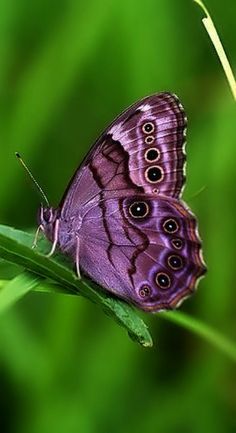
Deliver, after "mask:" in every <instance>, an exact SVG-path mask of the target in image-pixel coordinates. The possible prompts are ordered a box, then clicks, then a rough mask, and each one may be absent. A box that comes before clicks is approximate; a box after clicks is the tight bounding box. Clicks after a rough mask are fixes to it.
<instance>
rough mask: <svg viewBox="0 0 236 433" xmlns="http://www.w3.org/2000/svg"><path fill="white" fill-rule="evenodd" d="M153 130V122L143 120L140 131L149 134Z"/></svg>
mask: <svg viewBox="0 0 236 433" xmlns="http://www.w3.org/2000/svg"><path fill="white" fill-rule="evenodd" d="M154 130H155V125H154V123H153V122H145V123H144V124H143V126H142V131H143V132H144V134H151V133H152V132H153V131H154Z"/></svg>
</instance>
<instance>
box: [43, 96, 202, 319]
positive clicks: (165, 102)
mask: <svg viewBox="0 0 236 433" xmlns="http://www.w3.org/2000/svg"><path fill="white" fill-rule="evenodd" d="M185 129H186V117H185V114H184V110H183V107H182V106H181V104H180V102H179V101H178V98H177V97H176V96H175V95H173V94H170V93H160V94H157V95H154V96H150V97H147V98H144V99H143V100H141V101H139V102H137V103H136V104H134V105H133V106H131V107H130V108H129V109H128V110H127V111H126V112H125V113H123V114H121V116H119V117H118V118H117V119H116V120H115V121H114V122H113V123H112V124H111V125H110V126H109V127H108V128H107V129H106V131H105V132H104V133H103V134H102V135H101V137H100V138H99V139H98V141H97V142H96V143H95V145H94V146H93V147H92V149H91V151H90V152H89V154H88V156H87V157H86V159H85V160H84V162H83V163H82V165H81V166H80V168H79V169H78V170H77V172H76V173H75V175H74V177H73V178H72V180H71V182H70V184H69V186H68V188H67V191H66V193H65V194H64V196H63V199H62V201H61V204H60V206H59V209H58V210H57V211H56V212H57V215H59V217H58V219H59V220H60V221H59V230H58V239H57V245H58V247H59V248H60V249H61V250H62V251H64V252H66V253H67V254H69V255H70V256H71V257H72V258H73V260H74V261H76V262H77V260H78V239H79V262H80V267H81V269H82V270H83V271H84V272H85V273H86V274H87V275H89V276H90V277H91V278H92V279H93V280H94V281H96V282H97V283H99V284H100V285H101V286H102V287H104V288H105V289H106V290H108V291H110V292H113V293H115V294H116V295H118V296H120V297H122V298H124V299H126V300H128V301H130V302H132V303H134V304H135V305H137V306H139V307H140V308H142V309H144V310H147V311H159V310H162V309H168V308H174V307H176V306H177V305H178V304H179V303H180V302H181V301H182V300H183V299H185V298H186V297H187V296H188V295H190V294H191V293H192V292H193V291H194V288H195V286H196V283H197V281H198V279H199V277H201V276H202V275H203V274H204V272H205V266H204V263H203V260H202V257H201V242H200V238H199V235H198V230H197V223H196V219H195V217H194V215H193V214H192V213H191V211H190V210H189V209H188V208H187V206H186V205H185V204H184V203H183V202H181V201H180V200H179V197H180V194H181V192H182V189H183V185H184V180H185V175H184V163H185V153H184V149H183V148H184V142H185ZM40 223H41V224H42V221H40ZM54 228H55V227H54V226H52V227H51V226H50V228H49V225H48V226H47V227H46V228H45V233H46V235H47V236H48V237H49V239H51V240H52V239H54V238H55V236H54V234H53V230H54Z"/></svg>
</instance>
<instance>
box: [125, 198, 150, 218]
mask: <svg viewBox="0 0 236 433" xmlns="http://www.w3.org/2000/svg"><path fill="white" fill-rule="evenodd" d="M149 211H150V208H149V205H148V203H146V202H145V201H135V202H133V203H132V204H131V205H130V206H129V213H130V215H131V216H132V217H133V218H145V217H146V216H147V215H148V214H149Z"/></svg>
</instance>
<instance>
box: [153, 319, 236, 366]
mask: <svg viewBox="0 0 236 433" xmlns="http://www.w3.org/2000/svg"><path fill="white" fill-rule="evenodd" d="M159 317H161V318H163V319H165V320H169V321H170V322H173V323H175V324H177V325H179V326H182V327H183V328H185V329H187V330H188V331H191V332H193V333H194V334H196V335H198V336H199V337H201V338H202V339H204V340H206V341H207V342H208V343H210V344H212V345H213V346H215V347H216V348H217V349H219V350H220V351H221V352H223V353H224V354H225V355H227V356H228V357H229V358H230V359H231V360H232V361H234V362H236V344H235V343H234V342H233V341H231V340H229V339H228V338H227V337H225V336H224V335H223V334H221V333H220V332H218V331H216V330H215V329H213V328H212V327H211V326H209V325H207V324H206V323H204V322H201V320H199V319H195V318H193V317H190V316H188V315H187V314H185V313H183V312H182V311H178V312H177V311H176V312H175V311H173V312H165V313H160V314H159Z"/></svg>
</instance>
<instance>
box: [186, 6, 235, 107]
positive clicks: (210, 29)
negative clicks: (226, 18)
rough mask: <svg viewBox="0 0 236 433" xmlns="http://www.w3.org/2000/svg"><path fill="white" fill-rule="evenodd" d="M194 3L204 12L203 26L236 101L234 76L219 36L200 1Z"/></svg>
mask: <svg viewBox="0 0 236 433" xmlns="http://www.w3.org/2000/svg"><path fill="white" fill-rule="evenodd" d="M193 1H194V2H195V3H197V4H198V5H199V6H200V7H201V8H202V10H203V11H204V12H205V14H206V17H205V18H203V19H202V22H203V25H204V26H205V29H206V31H207V33H208V35H209V37H210V39H211V41H212V43H213V46H214V48H215V50H216V52H217V55H218V57H219V59H220V62H221V64H222V67H223V69H224V72H225V75H226V78H227V80H228V83H229V86H230V88H231V92H232V94H233V97H234V99H235V100H236V81H235V78H234V74H233V71H232V68H231V66H230V63H229V60H228V58H227V56H226V54H225V50H224V48H223V45H222V43H221V40H220V38H219V35H218V33H217V30H216V28H215V25H214V23H213V21H212V18H211V16H210V14H209V12H208V10H207V8H206V6H205V5H204V3H203V2H202V1H201V0H193Z"/></svg>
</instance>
